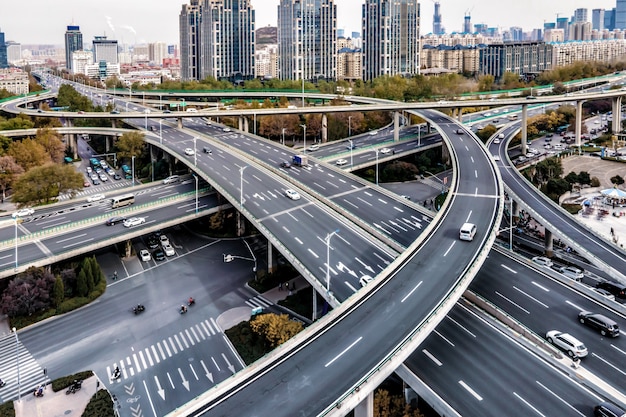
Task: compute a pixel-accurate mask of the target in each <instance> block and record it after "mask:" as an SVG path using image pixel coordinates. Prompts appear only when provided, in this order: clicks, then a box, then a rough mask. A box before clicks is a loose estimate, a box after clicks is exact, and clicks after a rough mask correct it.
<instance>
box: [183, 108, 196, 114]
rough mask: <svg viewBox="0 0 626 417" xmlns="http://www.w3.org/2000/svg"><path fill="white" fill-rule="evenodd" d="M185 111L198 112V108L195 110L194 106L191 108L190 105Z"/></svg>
mask: <svg viewBox="0 0 626 417" xmlns="http://www.w3.org/2000/svg"><path fill="white" fill-rule="evenodd" d="M185 111H186V112H187V113H198V110H197V109H195V108H193V107H190V108H188V109H187V110H185Z"/></svg>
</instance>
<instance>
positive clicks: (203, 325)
mask: <svg viewBox="0 0 626 417" xmlns="http://www.w3.org/2000/svg"><path fill="white" fill-rule="evenodd" d="M200 326H202V328H203V329H204V331H205V332H206V335H207V336H208V337H211V332H210V331H209V329H208V327H207V325H206V324H204V322H201V323H200Z"/></svg>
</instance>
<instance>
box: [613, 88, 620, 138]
mask: <svg viewBox="0 0 626 417" xmlns="http://www.w3.org/2000/svg"><path fill="white" fill-rule="evenodd" d="M611 104H612V108H611V110H612V111H613V122H611V132H612V133H613V134H615V133H619V132H621V131H622V129H621V126H622V120H621V116H622V98H621V97H614V98H613V102H612V103H611Z"/></svg>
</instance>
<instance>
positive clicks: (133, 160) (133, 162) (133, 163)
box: [131, 155, 135, 187]
mask: <svg viewBox="0 0 626 417" xmlns="http://www.w3.org/2000/svg"><path fill="white" fill-rule="evenodd" d="M131 165H132V166H133V184H132V185H131V186H132V187H134V186H135V155H133V157H132V164H131Z"/></svg>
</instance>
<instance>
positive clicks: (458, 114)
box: [456, 107, 463, 123]
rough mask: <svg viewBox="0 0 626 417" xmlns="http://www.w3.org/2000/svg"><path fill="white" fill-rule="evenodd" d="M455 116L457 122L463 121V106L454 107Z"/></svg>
mask: <svg viewBox="0 0 626 417" xmlns="http://www.w3.org/2000/svg"><path fill="white" fill-rule="evenodd" d="M456 117H457V120H458V121H459V123H463V107H459V108H458V109H456Z"/></svg>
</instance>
